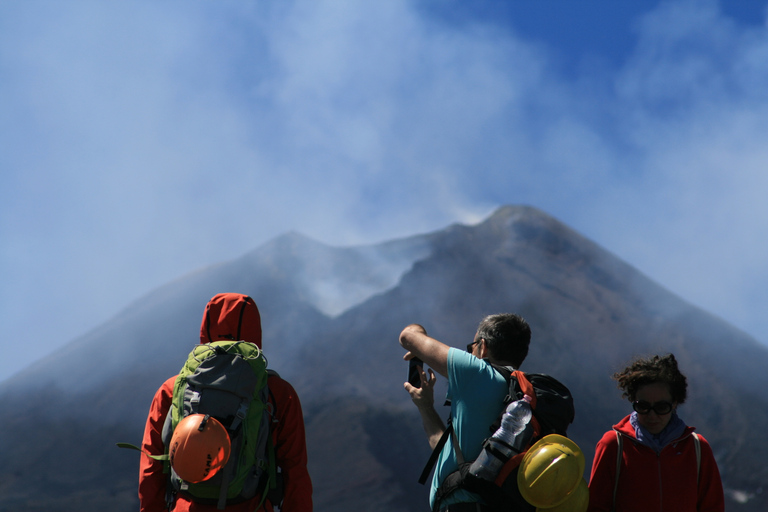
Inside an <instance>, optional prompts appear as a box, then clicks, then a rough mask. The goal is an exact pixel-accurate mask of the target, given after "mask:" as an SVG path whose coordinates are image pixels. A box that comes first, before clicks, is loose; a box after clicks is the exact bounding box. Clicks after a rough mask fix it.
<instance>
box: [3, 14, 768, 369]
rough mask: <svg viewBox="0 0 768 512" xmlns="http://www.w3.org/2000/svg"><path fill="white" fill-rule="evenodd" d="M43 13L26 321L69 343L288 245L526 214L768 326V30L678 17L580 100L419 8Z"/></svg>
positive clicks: (546, 61) (22, 298)
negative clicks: (250, 256) (283, 236)
mask: <svg viewBox="0 0 768 512" xmlns="http://www.w3.org/2000/svg"><path fill="white" fill-rule="evenodd" d="M34 5H35V6H37V7H38V8H33V7H29V6H27V7H17V6H16V5H10V4H5V5H3V6H2V7H0V29H2V30H0V98H2V99H0V114H1V115H0V149H1V150H2V151H0V155H2V156H0V158H2V161H1V163H2V167H3V174H2V178H0V180H2V182H1V183H2V184H1V186H0V199H1V200H2V204H1V205H0V209H1V210H0V212H2V213H1V214H0V233H1V234H2V238H3V248H2V251H1V252H0V258H1V261H2V263H1V266H0V273H1V274H0V277H2V279H3V282H4V283H8V284H7V286H6V287H5V288H4V290H3V291H2V292H0V293H2V295H0V297H1V302H2V306H3V308H2V309H3V310H4V313H2V314H3V315H4V316H3V320H4V322H5V324H6V325H10V324H12V325H16V326H24V325H28V324H30V323H32V322H33V321H34V319H35V318H36V317H37V316H38V315H39V313H38V310H37V309H36V306H37V304H38V302H39V296H40V295H42V296H44V297H45V300H46V301H48V302H49V303H50V304H51V307H50V308H49V310H50V311H52V312H51V313H50V314H51V315H53V317H52V320H51V322H50V326H49V327H47V329H48V330H47V331H46V332H45V333H43V334H42V335H43V336H44V337H45V338H46V339H51V340H52V341H53V340H54V338H57V337H59V336H63V337H64V339H56V340H55V341H56V342H58V343H61V342H64V341H67V340H68V339H69V338H71V337H72V336H74V335H77V334H80V333H82V332H83V330H84V329H85V328H88V327H91V326H92V325H94V324H95V323H97V322H100V321H102V320H105V319H106V318H107V317H108V315H110V314H112V313H113V312H115V311H116V310H118V309H119V308H120V307H122V306H123V305H124V304H126V303H128V302H129V301H130V300H132V299H134V298H136V297H138V296H140V295H141V294H143V293H145V292H146V291H147V290H148V289H150V288H152V287H154V286H157V285H160V284H162V283H164V282H165V281H167V280H170V279H171V278H174V277H177V276H178V275H180V274H183V273H185V272H187V271H191V270H193V269H195V268H197V267H199V266H202V265H204V264H207V263H213V262H217V261H221V260H224V259H229V258H230V257H232V256H237V255H239V254H241V253H244V252H246V251H247V250H250V249H252V248H254V247H255V246H256V245H258V244H260V243H262V242H264V241H265V240H267V239H268V238H271V237H272V236H275V235H277V234H279V233H282V232H285V231H288V230H290V229H295V230H298V231H301V232H304V233H306V234H307V235H309V236H311V237H314V238H316V239H318V240H322V241H324V242H326V243H330V244H346V243H360V242H366V241H378V240H382V239H385V238H392V237H397V236H404V235H408V234H412V233H417V232H424V231H428V230H431V229H437V228H441V227H443V226H445V225H447V224H449V223H452V222H456V221H463V222H475V221H477V220H478V219H479V218H481V217H482V216H484V215H487V214H488V213H489V212H490V210H491V209H492V208H494V207H495V206H498V205H501V204H507V203H526V204H533V205H535V206H538V207H540V208H542V209H544V210H546V211H549V212H550V213H552V214H554V215H556V216H557V217H559V218H561V219H562V220H564V221H565V222H567V223H569V224H571V225H572V226H574V227H575V228H576V229H578V230H580V231H582V232H584V233H585V234H586V235H587V236H590V237H593V238H595V239H596V240H597V241H598V242H600V243H602V244H603V245H604V246H606V247H608V248H609V249H611V250H613V251H614V252H617V253H618V254H619V255H621V256H622V257H624V258H626V259H627V260H629V261H630V262H631V263H633V264H635V265H636V266H638V267H640V268H641V270H644V271H645V272H646V273H648V274H650V275H651V277H653V278H655V279H657V280H660V281H661V282H662V283H664V284H666V285H667V286H668V287H670V288H671V289H673V290H674V291H677V292H679V293H681V294H683V295H684V296H685V297H686V298H689V299H690V300H693V301H695V302H697V303H699V304H702V305H704V306H706V307H710V308H713V309H716V310H717V311H719V312H721V313H722V314H723V316H724V317H725V318H726V319H729V320H734V321H738V322H739V325H742V326H745V327H747V328H749V329H750V331H751V332H752V333H753V334H759V332H757V331H758V329H761V328H762V329H764V328H765V327H768V325H765V324H763V323H761V322H762V320H760V318H762V316H763V315H762V314H760V312H759V310H760V308H762V306H763V305H765V304H766V302H768V297H767V296H766V294H765V292H763V291H762V290H763V289H765V288H766V287H761V286H759V283H764V282H765V280H766V279H768V276H767V275H766V271H764V270H763V266H764V265H763V264H762V262H764V261H765V259H766V256H768V254H766V252H768V251H767V250H766V246H765V244H764V242H763V241H762V238H761V237H760V236H759V234H760V233H762V232H765V230H766V228H767V227H768V225H767V224H768V213H767V212H766V206H765V202H764V200H763V199H762V196H763V195H764V193H765V191H766V178H765V173H764V172H763V169H764V167H765V162H766V156H768V155H766V150H765V149H764V148H763V146H764V145H765V144H764V142H763V141H764V140H765V138H766V131H768V130H766V128H768V126H766V123H768V121H766V119H768V116H767V115H766V114H768V99H767V98H768V96H767V94H768V93H766V92H765V88H764V87H762V84H764V83H766V79H767V78H768V64H766V63H768V58H767V57H768V36H767V35H766V25H765V24H764V25H762V26H759V27H751V28H745V27H742V26H736V25H735V24H734V22H732V21H729V20H728V19H726V18H725V17H724V16H723V15H722V14H721V13H720V12H719V11H718V10H717V4H715V3H714V2H712V1H704V2H692V1H688V0H683V1H679V2H662V3H661V4H660V7H659V8H658V9H656V10H655V11H653V12H652V13H651V14H650V15H649V16H647V17H646V18H644V19H642V20H640V21H638V23H637V24H636V30H637V31H638V36H639V39H638V41H639V42H638V45H637V47H636V48H635V50H634V53H633V54H632V55H629V56H627V60H626V64H625V66H624V68H622V69H621V70H619V71H618V73H615V70H610V69H602V68H601V69H600V70H599V71H594V70H593V71H594V73H595V74H593V75H587V76H580V77H577V79H576V80H575V81H574V80H572V79H570V78H566V77H563V76H560V75H559V74H558V72H557V70H556V69H555V68H554V67H553V66H551V65H550V64H551V60H550V58H551V56H552V55H553V53H554V51H555V50H554V49H552V48H546V47H544V46H542V44H541V43H538V44H534V43H531V42H528V41H524V40H522V39H520V38H519V37H517V36H516V35H515V33H514V31H512V30H504V29H503V28H502V27H500V26H499V25H496V26H494V27H491V26H489V25H483V24H480V23H475V24H468V25H466V26H462V27H458V26H449V25H445V24H443V23H441V22H440V21H438V20H434V19H427V18H425V17H424V14H423V11H417V10H416V9H415V8H414V3H413V2H409V1H406V0H393V1H388V2H358V1H351V0H350V1H345V2H337V1H314V0H313V1H308V0H299V1H295V2H280V3H279V4H271V3H254V4H250V3H249V4H242V3H240V2H226V1H222V2H216V3H215V4H210V3H206V2H186V1H185V2H164V3H156V2H138V3H136V2H134V3H132V4H131V5H130V7H129V6H121V5H115V4H105V3H102V2H86V1H80V2H70V3H68V4H66V7H65V6H63V4H59V3H57V2H48V3H46V2H39V3H35V4H34ZM467 9H471V7H470V6H467ZM724 262H728V264H725V263H724ZM32 290H34V292H31V291H32ZM73 290H74V292H73ZM73 293H74V294H76V295H79V294H85V295H87V296H89V297H91V298H92V299H93V301H92V302H93V303H92V304H91V305H89V306H88V308H87V309H88V310H89V311H88V314H87V315H83V314H81V313H80V312H79V309H81V308H77V309H76V310H73V308H72V305H71V302H72V294H73ZM763 309H764V308H763ZM17 328H18V327H17ZM5 371H7V370H3V368H0V378H1V377H2V375H3V373H4V372H5Z"/></svg>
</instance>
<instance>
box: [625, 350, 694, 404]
mask: <svg viewBox="0 0 768 512" xmlns="http://www.w3.org/2000/svg"><path fill="white" fill-rule="evenodd" d="M613 379H614V380H615V381H616V382H617V384H618V386H619V388H620V389H621V390H622V391H623V395H622V396H624V397H625V398H628V399H629V401H630V402H634V401H635V397H636V395H637V390H638V389H639V388H640V387H641V386H644V385H646V384H653V383H655V382H661V383H663V384H667V385H668V386H669V393H670V395H672V401H674V402H675V403H678V404H682V403H683V402H685V398H686V397H687V396H688V380H687V379H686V378H685V375H683V374H682V373H680V370H679V369H678V368H677V359H675V356H674V355H673V354H667V355H666V356H653V357H651V358H648V359H637V360H635V361H634V362H633V363H632V364H630V365H629V366H627V367H626V368H624V369H623V370H622V371H620V372H617V373H614V374H613Z"/></svg>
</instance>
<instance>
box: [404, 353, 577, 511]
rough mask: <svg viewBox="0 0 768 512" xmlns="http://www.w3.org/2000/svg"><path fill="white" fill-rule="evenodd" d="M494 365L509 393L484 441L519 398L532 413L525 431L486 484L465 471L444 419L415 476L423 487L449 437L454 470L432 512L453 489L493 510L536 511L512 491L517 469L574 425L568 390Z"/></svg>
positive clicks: (543, 378) (552, 380) (538, 376)
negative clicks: (541, 444)
mask: <svg viewBox="0 0 768 512" xmlns="http://www.w3.org/2000/svg"><path fill="white" fill-rule="evenodd" d="M493 367H494V368H495V369H496V370H497V371H498V372H499V373H500V374H501V375H503V376H504V378H505V379H506V380H507V382H508V384H509V392H508V393H507V396H506V397H505V398H504V400H503V403H502V404H499V405H500V412H499V416H498V417H497V419H496V421H495V422H494V424H493V425H491V427H490V433H489V437H490V436H491V435H492V434H493V433H494V432H496V430H497V429H498V428H499V425H500V424H501V417H502V415H503V414H504V411H505V410H506V407H507V405H508V404H509V403H510V402H514V401H515V400H520V399H521V398H523V396H524V395H529V396H530V397H531V398H532V401H531V409H532V410H533V416H532V417H531V421H530V422H529V423H528V425H527V426H526V428H525V430H523V432H522V433H521V434H520V435H518V436H517V438H516V439H515V443H514V446H513V450H514V451H515V452H517V455H515V456H514V457H511V458H510V459H509V460H507V461H506V463H505V464H504V466H503V467H502V468H501V470H500V472H499V476H498V478H497V479H496V481H495V482H489V481H487V480H483V479H480V478H478V477H476V476H474V475H472V474H471V473H470V472H469V467H470V466H471V465H472V462H473V461H471V460H469V461H468V460H465V459H464V456H463V454H462V453H461V448H459V443H458V439H457V438H456V435H455V433H454V430H453V425H452V424H451V422H450V419H449V421H448V427H447V428H446V430H445V432H444V433H443V436H442V437H441V438H440V441H439V442H438V444H437V446H436V447H435V449H434V451H433V452H432V456H431V457H430V459H429V461H428V462H427V465H426V467H425V468H424V471H423V472H422V474H421V477H420V478H419V483H421V484H424V483H425V482H426V480H427V477H428V476H429V473H430V471H431V470H432V467H433V466H434V464H435V462H436V461H437V457H438V456H439V454H440V452H441V451H442V448H443V446H444V445H445V443H446V442H447V439H448V436H451V440H452V443H453V449H454V452H455V454H456V460H457V462H458V464H459V468H458V469H457V470H456V471H454V472H453V473H451V474H449V475H448V476H447V477H446V478H445V480H444V481H443V482H442V483H441V484H440V487H439V488H438V489H437V493H436V495H435V503H434V506H433V511H438V510H440V506H441V502H442V500H443V499H444V498H445V497H446V496H448V495H450V494H451V493H453V492H454V491H456V490H457V489H465V490H467V491H470V492H474V493H476V494H479V495H480V496H481V497H482V498H483V500H484V501H485V503H486V504H487V505H488V506H489V507H491V508H492V510H494V511H499V512H503V511H515V512H518V511H521V512H522V511H526V512H527V511H530V512H534V511H535V510H536V507H534V506H533V505H531V504H530V503H528V502H527V501H525V499H524V498H523V497H522V495H521V494H520V490H519V489H518V487H517V469H518V466H519V465H520V462H521V461H522V458H523V456H524V455H525V453H526V452H527V450H528V448H530V447H531V445H533V444H534V443H535V442H536V441H538V440H539V439H541V438H542V437H544V436H547V435H549V434H559V435H562V436H565V435H566V434H567V429H568V425H570V424H571V423H573V418H574V416H575V410H574V406H573V396H572V395H571V392H570V391H569V390H568V388H567V387H565V386H564V385H563V384H562V383H560V382H559V381H558V380H556V379H555V378H553V377H550V376H549V375H545V374H541V373H528V374H526V373H523V372H521V371H519V370H515V369H514V368H511V367H506V366H498V365H493ZM487 443H488V438H486V440H485V441H484V442H483V449H485V446H486V444H487Z"/></svg>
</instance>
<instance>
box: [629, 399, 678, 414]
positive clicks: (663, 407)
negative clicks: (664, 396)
mask: <svg viewBox="0 0 768 512" xmlns="http://www.w3.org/2000/svg"><path fill="white" fill-rule="evenodd" d="M632 408H633V409H634V410H635V412H637V414H648V413H649V412H651V411H653V412H655V413H656V414H658V415H659V416H664V415H665V414H669V413H670V412H672V402H667V401H666V400H664V401H661V402H656V403H655V404H650V403H648V402H646V401H643V400H638V401H636V402H633V403H632Z"/></svg>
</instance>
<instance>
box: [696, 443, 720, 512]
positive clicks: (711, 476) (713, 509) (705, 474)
mask: <svg viewBox="0 0 768 512" xmlns="http://www.w3.org/2000/svg"><path fill="white" fill-rule="evenodd" d="M699 439H700V440H701V471H700V473H699V502H698V503H697V510H698V511H699V512H723V511H724V510H725V497H724V495H723V483H722V481H721V480H720V470H719V469H717V462H715V456H714V454H713V453H712V447H711V446H709V443H708V442H707V440H706V439H704V436H702V435H701V434H699Z"/></svg>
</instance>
